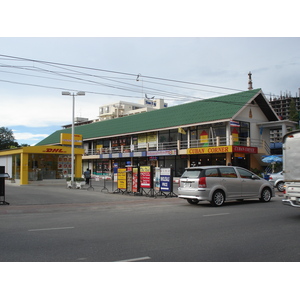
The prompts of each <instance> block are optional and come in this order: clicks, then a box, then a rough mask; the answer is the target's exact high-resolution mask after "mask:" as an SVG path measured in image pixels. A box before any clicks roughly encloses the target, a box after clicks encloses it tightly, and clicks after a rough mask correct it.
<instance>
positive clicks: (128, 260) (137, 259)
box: [116, 256, 151, 262]
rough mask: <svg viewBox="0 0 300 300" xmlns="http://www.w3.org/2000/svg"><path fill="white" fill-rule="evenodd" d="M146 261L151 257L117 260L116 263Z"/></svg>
mask: <svg viewBox="0 0 300 300" xmlns="http://www.w3.org/2000/svg"><path fill="white" fill-rule="evenodd" d="M146 259H151V257H149V256H144V257H137V258H130V259H125V260H118V261H116V262H130V261H140V260H146Z"/></svg>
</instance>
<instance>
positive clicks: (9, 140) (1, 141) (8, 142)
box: [0, 127, 19, 150]
mask: <svg viewBox="0 0 300 300" xmlns="http://www.w3.org/2000/svg"><path fill="white" fill-rule="evenodd" d="M18 146H19V145H18V143H17V142H16V140H15V137H14V134H13V132H12V130H11V129H8V128H6V127H0V150H5V149H10V148H14V147H18Z"/></svg>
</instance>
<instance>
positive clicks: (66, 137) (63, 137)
mask: <svg viewBox="0 0 300 300" xmlns="http://www.w3.org/2000/svg"><path fill="white" fill-rule="evenodd" d="M60 144H61V145H72V134H71V133H61V134H60ZM74 145H76V146H81V145H82V135H81V134H74Z"/></svg>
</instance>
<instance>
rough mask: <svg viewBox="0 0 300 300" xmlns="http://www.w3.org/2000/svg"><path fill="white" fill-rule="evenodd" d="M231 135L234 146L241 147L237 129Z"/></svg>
mask: <svg viewBox="0 0 300 300" xmlns="http://www.w3.org/2000/svg"><path fill="white" fill-rule="evenodd" d="M231 134H232V140H233V145H239V132H238V131H237V129H236V128H233V130H232V132H231Z"/></svg>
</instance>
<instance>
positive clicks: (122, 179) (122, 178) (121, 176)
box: [118, 168, 127, 190]
mask: <svg viewBox="0 0 300 300" xmlns="http://www.w3.org/2000/svg"><path fill="white" fill-rule="evenodd" d="M126 187H127V184H126V169H125V168H119V169H118V189H123V190H125V189H126Z"/></svg>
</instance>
